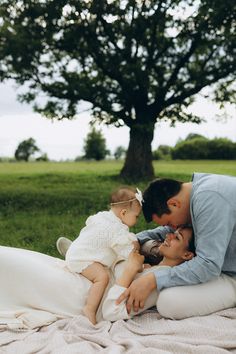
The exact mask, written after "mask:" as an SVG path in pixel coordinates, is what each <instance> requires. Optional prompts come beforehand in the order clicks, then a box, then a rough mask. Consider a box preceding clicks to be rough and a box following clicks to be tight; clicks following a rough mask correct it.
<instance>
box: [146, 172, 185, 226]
mask: <svg viewBox="0 0 236 354" xmlns="http://www.w3.org/2000/svg"><path fill="white" fill-rule="evenodd" d="M182 183H183V182H180V181H177V180H174V179H168V178H159V179H156V180H154V181H152V182H151V183H150V184H149V186H148V187H147V188H146V189H145V191H144V193H143V199H144V202H143V215H144V217H145V220H146V221H147V222H150V221H152V215H153V214H156V215H157V216H159V217H161V216H162V215H163V214H170V209H169V208H168V205H167V201H168V200H169V199H170V198H172V197H174V196H175V195H176V194H178V193H179V191H180V189H181V186H182Z"/></svg>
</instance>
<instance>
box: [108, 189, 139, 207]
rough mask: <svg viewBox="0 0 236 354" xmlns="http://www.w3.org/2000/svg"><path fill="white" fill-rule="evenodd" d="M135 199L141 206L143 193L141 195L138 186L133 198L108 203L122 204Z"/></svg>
mask: <svg viewBox="0 0 236 354" xmlns="http://www.w3.org/2000/svg"><path fill="white" fill-rule="evenodd" d="M135 200H137V201H138V202H139V204H140V205H141V206H142V204H143V195H142V192H141V191H140V190H139V189H138V188H136V193H135V198H132V199H128V200H122V201H121V202H115V203H110V205H118V204H124V203H128V202H134V201H135Z"/></svg>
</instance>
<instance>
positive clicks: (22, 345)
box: [0, 308, 236, 354]
mask: <svg viewBox="0 0 236 354" xmlns="http://www.w3.org/2000/svg"><path fill="white" fill-rule="evenodd" d="M228 352H230V353H236V308H233V309H227V310H224V311H220V312H217V313H214V314H212V315H208V316H203V317H193V318H187V319H184V320H179V321H174V320H167V319H164V318H161V317H160V316H159V315H158V314H157V312H156V311H155V312H154V311H147V312H146V313H144V314H142V315H139V316H136V317H135V318H133V319H130V320H127V321H124V320H119V321H117V322H114V323H113V324H112V323H111V322H109V321H102V322H100V323H98V324H97V325H96V326H93V325H91V324H90V322H89V321H88V319H87V318H85V317H84V316H82V315H80V316H77V317H74V318H70V319H63V320H59V321H56V322H55V323H53V324H51V325H49V326H45V327H42V328H41V329H40V330H38V331H37V330H30V331H12V330H8V331H2V332H0V353H4V354H5V353H6V354H16V353H19V354H36V353H40V354H49V353H52V354H79V353H83V354H84V353H85V354H90V353H94V354H95V353H96V354H97V353H104V354H108V353H111V354H123V353H127V354H137V353H142V354H156V353H158V354H167V353H171V354H172V353H176V354H183V353H184V354H185V353H189V354H195V353H199V354H221V353H222V354H223V353H228Z"/></svg>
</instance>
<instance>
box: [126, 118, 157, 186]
mask: <svg viewBox="0 0 236 354" xmlns="http://www.w3.org/2000/svg"><path fill="white" fill-rule="evenodd" d="M153 133H154V124H152V123H151V124H148V125H147V124H143V125H142V124H136V125H133V126H132V127H131V128H130V140H129V147H128V151H127V155H126V159H125V164H124V166H123V168H122V170H121V172H120V176H121V177H122V178H125V179H128V180H132V181H137V180H144V179H148V180H150V179H153V177H154V169H153V166H152V148H151V143H152V139H153Z"/></svg>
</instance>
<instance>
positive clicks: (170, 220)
mask: <svg viewBox="0 0 236 354" xmlns="http://www.w3.org/2000/svg"><path fill="white" fill-rule="evenodd" d="M169 209H170V211H171V212H170V214H166V213H165V214H162V216H158V215H156V214H153V215H152V220H153V221H154V222H155V223H156V224H158V225H168V226H171V227H172V228H174V229H177V227H179V226H181V225H185V224H187V223H188V222H189V220H188V215H187V214H186V212H184V210H183V208H181V207H180V206H175V205H169Z"/></svg>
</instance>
